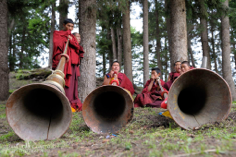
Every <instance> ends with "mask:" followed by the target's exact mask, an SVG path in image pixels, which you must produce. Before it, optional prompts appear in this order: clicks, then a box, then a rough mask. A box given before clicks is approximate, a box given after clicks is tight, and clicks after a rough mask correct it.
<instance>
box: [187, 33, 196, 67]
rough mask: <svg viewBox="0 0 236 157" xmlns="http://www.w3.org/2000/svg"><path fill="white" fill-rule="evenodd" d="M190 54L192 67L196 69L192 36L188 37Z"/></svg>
mask: <svg viewBox="0 0 236 157" xmlns="http://www.w3.org/2000/svg"><path fill="white" fill-rule="evenodd" d="M188 52H189V55H190V58H191V63H192V66H193V67H196V66H195V62H194V58H193V50H192V47H191V36H190V35H189V36H188ZM190 58H189V59H190ZM189 62H190V61H189Z"/></svg>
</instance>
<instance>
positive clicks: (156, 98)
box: [134, 68, 166, 108]
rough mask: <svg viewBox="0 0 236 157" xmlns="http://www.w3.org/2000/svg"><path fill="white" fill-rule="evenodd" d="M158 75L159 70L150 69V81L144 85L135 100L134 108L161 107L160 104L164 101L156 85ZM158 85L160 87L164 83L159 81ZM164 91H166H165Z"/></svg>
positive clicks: (159, 73)
mask: <svg viewBox="0 0 236 157" xmlns="http://www.w3.org/2000/svg"><path fill="white" fill-rule="evenodd" d="M160 75H161V71H160V69H159V68H152V71H151V79H150V80H148V81H147V83H146V84H145V86H144V89H143V91H142V93H140V94H138V95H137V97H136V98H135V100H134V107H145V106H146V107H154V108H159V107H161V103H162V101H163V100H164V99H163V96H162V91H161V88H160V87H159V83H158V79H159V77H160ZM160 83H161V86H162V87H163V86H164V84H165V82H164V81H163V80H161V79H160ZM164 90H165V91H166V89H164Z"/></svg>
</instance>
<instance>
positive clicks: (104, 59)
mask: <svg viewBox="0 0 236 157" xmlns="http://www.w3.org/2000/svg"><path fill="white" fill-rule="evenodd" d="M102 67H103V69H102V71H103V76H105V75H106V54H105V52H103V53H102Z"/></svg>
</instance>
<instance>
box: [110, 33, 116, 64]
mask: <svg viewBox="0 0 236 157" xmlns="http://www.w3.org/2000/svg"><path fill="white" fill-rule="evenodd" d="M111 41H112V54H113V61H114V60H116V59H117V56H116V38H115V31H114V28H111Z"/></svg>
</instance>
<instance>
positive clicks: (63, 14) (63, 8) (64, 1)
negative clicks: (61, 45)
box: [58, 0, 69, 30]
mask: <svg viewBox="0 0 236 157" xmlns="http://www.w3.org/2000/svg"><path fill="white" fill-rule="evenodd" d="M68 4H69V0H60V4H59V8H58V11H59V13H60V17H59V29H60V30H62V29H63V22H64V20H65V19H66V18H67V14H68Z"/></svg>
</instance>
